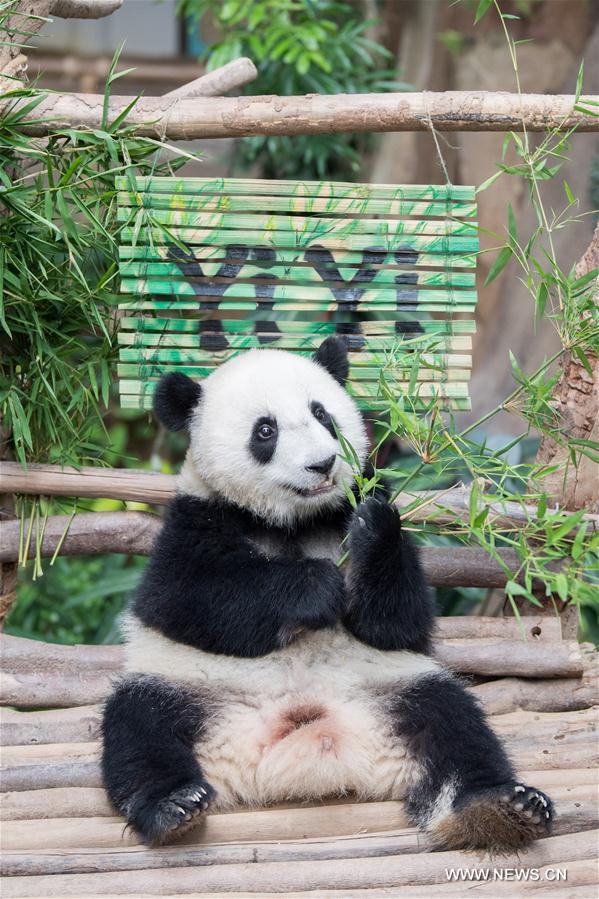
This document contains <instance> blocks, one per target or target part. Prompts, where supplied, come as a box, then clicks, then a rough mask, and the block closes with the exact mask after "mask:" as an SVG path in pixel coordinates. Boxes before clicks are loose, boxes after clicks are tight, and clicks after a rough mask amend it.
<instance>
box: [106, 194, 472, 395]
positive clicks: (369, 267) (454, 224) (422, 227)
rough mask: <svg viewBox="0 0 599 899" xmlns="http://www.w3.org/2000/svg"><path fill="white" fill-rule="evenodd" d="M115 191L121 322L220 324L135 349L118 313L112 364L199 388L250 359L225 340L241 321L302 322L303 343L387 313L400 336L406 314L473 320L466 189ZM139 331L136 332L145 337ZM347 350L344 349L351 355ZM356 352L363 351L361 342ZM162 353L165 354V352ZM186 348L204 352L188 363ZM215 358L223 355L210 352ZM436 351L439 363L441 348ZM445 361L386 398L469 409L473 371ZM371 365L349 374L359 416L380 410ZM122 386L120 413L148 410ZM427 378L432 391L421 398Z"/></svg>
mask: <svg viewBox="0 0 599 899" xmlns="http://www.w3.org/2000/svg"><path fill="white" fill-rule="evenodd" d="M116 185H117V189H118V211H117V216H118V219H119V221H121V222H122V223H123V224H124V227H123V228H122V229H121V231H120V239H121V241H122V247H121V250H120V257H121V267H120V275H121V293H122V294H123V295H124V296H126V295H129V296H130V299H129V300H125V299H124V300H123V302H122V303H121V304H120V309H121V311H122V312H125V313H131V312H135V313H138V314H139V316H140V317H142V318H145V319H147V316H144V315H142V314H143V313H149V314H151V315H154V316H156V317H158V318H161V319H164V318H165V314H166V313H179V314H180V315H181V316H182V317H183V318H185V317H186V316H191V317H192V321H193V320H194V319H195V318H196V317H197V315H198V313H201V312H206V313H210V314H214V312H215V311H218V313H219V333H218V337H217V339H216V341H215V340H214V339H213V340H212V341H210V340H209V339H207V338H206V335H205V333H203V334H202V336H201V337H198V336H197V334H196V335H194V339H190V338H189V337H188V338H187V339H183V340H181V339H179V337H178V336H177V337H175V336H174V335H173V334H172V333H170V332H169V336H168V339H163V335H162V333H160V332H157V330H156V329H155V328H154V329H153V330H154V339H150V340H144V339H141V340H140V339H137V338H135V339H133V340H132V339H131V336H130V334H129V333H128V332H129V331H130V329H131V324H130V322H131V318H132V316H131V315H130V314H129V315H125V316H124V317H125V318H127V321H128V324H127V326H121V329H122V332H124V335H125V336H124V337H123V338H121V351H120V360H121V363H125V364H127V363H134V364H135V363H138V364H139V363H142V362H144V361H146V362H149V363H151V364H152V366H153V372H154V375H153V376H155V377H158V376H160V375H161V374H163V373H164V371H165V369H163V368H162V367H161V366H162V365H163V364H164V363H168V364H169V365H170V366H172V370H181V369H180V368H179V366H184V367H185V371H184V373H185V374H188V375H189V376H190V377H194V378H201V377H206V376H207V375H209V374H210V372H211V371H212V370H213V366H214V365H216V364H222V362H223V361H226V359H227V358H230V356H231V355H234V354H235V353H236V352H238V351H240V350H245V349H247V348H249V346H251V345H252V344H251V343H244V342H243V341H237V345H236V346H233V344H232V343H229V342H228V337H227V333H228V330H229V329H228V328H227V324H228V323H230V322H231V321H238V320H239V313H242V317H243V318H244V319H248V318H255V317H260V318H264V317H267V316H268V317H269V318H274V319H276V321H277V324H278V323H279V322H284V323H285V324H288V325H289V324H291V322H292V321H293V320H296V319H297V318H298V317H299V319H300V320H301V321H302V322H305V321H308V322H311V323H312V324H311V327H312V328H313V330H312V331H308V333H309V334H310V335H311V337H314V336H315V335H316V334H322V333H323V332H322V331H320V330H319V328H318V324H319V323H321V322H322V319H323V318H327V317H329V316H330V315H332V314H333V315H334V316H335V317H337V316H339V315H342V316H344V321H347V322H355V323H356V324H361V320H363V317H365V316H367V317H373V316H376V315H380V314H382V313H384V314H385V316H386V317H388V318H389V319H393V320H394V321H395V322H396V323H397V324H399V323H400V319H401V318H404V317H405V316H406V315H408V316H411V318H412V320H414V318H416V319H421V320H423V321H425V320H426V319H427V318H430V315H429V313H431V312H434V313H436V314H437V315H441V316H444V317H445V320H446V321H447V322H450V321H451V317H452V316H453V314H454V313H458V312H460V313H468V314H469V316H470V322H472V315H473V310H474V306H475V303H476V290H475V289H473V288H474V287H475V285H474V280H473V272H472V271H456V269H459V268H472V266H473V263H474V259H473V256H474V254H475V253H476V251H477V249H478V235H477V223H476V221H475V220H474V219H473V218H472V216H473V215H475V214H476V207H475V202H474V199H475V192H474V189H473V188H471V187H458V188H454V187H453V186H447V185H443V186H435V185H405V186H401V185H399V186H398V185H396V186H389V185H378V186H372V185H365V184H357V185H349V184H337V183H333V182H298V181H296V182H285V181H264V182H260V181H257V180H252V179H214V178H212V179H209V178H208V179H207V178H179V177H171V178H166V179H165V178H152V177H150V178H138V179H136V178H134V177H129V176H126V177H120V178H117V180H116ZM454 206H455V211H456V213H457V214H456V215H454V214H453V212H454ZM424 266H426V267H427V270H422V269H423V267H424ZM430 268H433V269H434V271H431V270H430ZM267 282H268V283H267ZM469 288H470V289H469ZM139 316H137V317H139ZM136 330H137V329H136ZM139 330H140V331H141V332H142V333H144V326H142V327H141V328H140V329H139ZM267 330H268V331H269V332H270V333H269V334H267V335H265V337H264V340H261V339H260V338H258V340H257V343H254V345H257V346H265V345H268V346H273V345H275V346H276V345H277V338H276V337H273V333H272V332H273V331H274V330H275V329H274V328H269V329H267ZM420 330H422V331H424V329H420ZM202 332H203V329H202ZM185 333H186V334H188V335H189V334H191V333H192V332H191V331H185ZM397 333H400V331H399V330H398V331H397ZM447 334H449V330H448V332H447ZM353 339H354V346H353V348H354V349H359V348H360V345H361V344H360V343H359V342H357V341H356V338H355V337H354V338H353ZM348 340H349V343H350V348H351V341H352V338H351V337H349V338H348ZM359 340H360V341H362V342H363V343H364V344H365V345H366V348H367V349H368V347H369V342H370V341H369V337H368V336H367V334H366V333H363V334H362V335H361V336H360V338H359ZM314 343H315V342H314V341H312V342H311V343H310V346H309V347H307V346H306V345H305V344H302V343H301V342H300V344H299V345H296V344H295V343H294V342H293V341H284V340H283V339H280V343H279V344H278V346H279V347H280V348H281V349H289V350H291V351H302V350H303V351H304V352H305V351H306V350H307V349H310V351H313V349H314ZM316 345H318V344H316ZM169 346H170V347H173V348H174V349H173V350H170V351H169V350H166V349H164V348H165V347H169ZM194 346H196V347H197V346H199V348H201V352H199V354H198V355H197V356H196V357H195V358H193V359H192V358H190V356H189V349H192V348H193V347H194ZM223 346H226V347H228V348H229V352H228V353H225V354H220V355H219V354H217V350H218V349H221V348H222V347H223ZM438 346H439V347H440V348H441V349H445V350H446V351H447V350H448V347H449V343H448V340H447V338H445V339H443V338H441V342H440V343H439V344H438ZM175 348H176V349H175ZM185 348H189V349H188V350H186V349H185ZM468 349H470V348H468ZM169 352H170V353H171V355H163V354H164V353H167V354H168V353H169ZM196 352H198V350H196ZM149 353H151V355H149ZM178 354H181V355H180V356H179V355H178ZM450 359H451V357H449V356H447V357H446V359H445V361H443V362H442V363H441V366H440V372H441V377H439V378H433V377H432V376H431V375H430V374H429V375H427V376H425V375H424V374H422V372H419V373H418V377H417V378H416V379H414V378H410V377H409V376H406V377H403V378H402V377H399V378H396V379H395V380H394V381H393V380H392V381H391V383H390V385H389V386H390V388H391V389H395V390H396V392H397V394H398V395H401V394H402V393H403V392H404V391H409V393H410V394H414V396H413V400H414V405H415V408H416V409H417V410H419V411H425V410H426V409H427V408H428V406H429V404H430V402H433V403H435V404H436V405H438V406H439V407H440V408H442V409H455V410H461V409H464V410H465V409H468V408H469V406H470V399H469V395H468V389H467V384H468V381H469V369H470V363H469V362H468V363H467V364H466V365H458V363H457V362H456V361H455V360H454V361H453V362H452V361H449V360H450ZM372 361H373V364H374V372H373V376H372V381H373V386H372V387H366V386H365V383H364V381H365V380H369V379H368V378H367V377H366V375H365V374H364V373H361V378H360V376H359V375H358V373H357V372H356V369H355V368H352V370H351V371H350V381H351V383H352V384H353V388H352V394H353V395H354V397H355V398H356V400H357V402H358V404H359V405H360V406H361V407H363V408H368V409H370V410H372V411H379V410H384V409H385V407H386V400H385V397H384V396H383V395H382V394H380V391H379V390H378V386H377V387H375V386H374V385H378V372H379V370H380V368H381V366H383V365H384V361H383V360H380V359H373V360H372ZM412 361H413V360H412ZM418 364H419V363H418ZM450 366H452V367H453V368H454V369H455V368H459V369H460V376H459V381H460V386H459V388H458V387H455V386H454V385H451V384H446V383H445V382H446V381H456V380H458V378H457V377H456V375H455V374H453V375H452V376H451V377H449V376H445V377H444V376H443V375H444V373H445V371H446V369H447V368H448V367H450ZM421 367H422V366H421ZM130 374H131V372H126V373H123V372H122V371H121V370H120V371H119V377H120V378H122V380H121V384H120V395H121V405H122V406H123V408H131V409H133V408H137V409H150V408H151V398H150V397H149V396H148V389H147V388H146V387H145V381H146V377H147V375H146V373H145V372H144V373H143V374H142V377H141V380H142V382H143V383H140V384H136V385H134V384H132V382H131V379H130V378H128V377H127V375H130ZM437 380H438V381H439V384H440V387H439V389H438V390H437V389H435V391H430V390H429V389H428V388H427V387H426V386H425V387H424V388H422V387H421V383H424V384H425V385H428V384H430V383H432V382H433V381H437ZM414 385H416V386H414ZM462 387H463V388H464V389H462ZM411 398H412V397H411ZM429 398H431V399H430V400H429Z"/></svg>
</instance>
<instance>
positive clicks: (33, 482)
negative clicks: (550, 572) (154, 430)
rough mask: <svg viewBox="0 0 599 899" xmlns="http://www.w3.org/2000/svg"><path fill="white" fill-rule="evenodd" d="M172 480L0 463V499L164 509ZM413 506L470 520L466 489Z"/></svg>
mask: <svg viewBox="0 0 599 899" xmlns="http://www.w3.org/2000/svg"><path fill="white" fill-rule="evenodd" d="M176 489H177V477H176V476H175V475H167V474H160V473H158V472H153V471H144V470H140V469H134V468H100V467H95V468H92V467H87V468H86V467H82V468H71V467H68V466H66V467H64V468H61V466H60V465H45V464H33V463H32V464H30V465H28V466H27V468H23V466H22V465H20V464H19V463H18V462H1V463H0V493H21V494H28V495H34V496H78V497H85V498H103V499H120V500H125V501H131V502H141V503H152V504H155V505H166V504H167V503H168V502H170V500H171V499H172V498H173V496H174V495H175V493H176ZM414 500H418V501H419V506H418V508H416V509H415V510H413V511H412V512H410V513H409V514H408V518H409V520H410V521H413V522H419V521H425V520H426V521H435V522H437V523H441V524H451V523H455V521H456V518H458V519H459V518H460V517H463V518H468V517H469V515H470V487H469V486H467V485H463V484H460V485H458V486H456V487H452V488H451V489H450V490H437V491H435V490H416V491H414V492H410V493H400V494H399V496H398V497H397V500H396V503H397V505H398V506H399V508H405V507H406V506H407V505H409V504H410V503H413V502H414ZM536 514H537V509H536V506H533V505H526V504H524V503H517V502H504V501H501V500H497V501H494V502H492V503H491V508H490V519H491V520H492V521H493V522H494V523H495V524H496V525H498V526H505V527H514V528H516V527H520V526H521V525H522V524H524V523H525V522H527V521H529V520H530V519H531V518H535V517H536ZM584 520H585V521H588V523H589V525H590V527H593V528H599V515H596V514H593V513H588V514H586V515H585V518H584Z"/></svg>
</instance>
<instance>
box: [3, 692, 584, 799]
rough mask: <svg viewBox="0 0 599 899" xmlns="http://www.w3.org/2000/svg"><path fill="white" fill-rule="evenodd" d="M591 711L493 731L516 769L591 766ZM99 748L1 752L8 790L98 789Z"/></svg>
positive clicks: (525, 717) (506, 724)
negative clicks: (70, 787)
mask: <svg viewBox="0 0 599 899" xmlns="http://www.w3.org/2000/svg"><path fill="white" fill-rule="evenodd" d="M594 712H595V710H594V709H591V710H587V711H584V712H574V713H569V714H549V713H547V715H546V716H545V718H540V720H539V721H537V719H538V718H539V716H538V715H537V714H536V713H531V712H517V713H514V714H513V715H511V716H506V717H507V718H508V719H509V720H507V721H505V720H504V721H502V719H501V717H497V718H496V719H494V721H493V726H494V727H495V729H496V730H497V731H498V733H500V735H501V736H502V738H503V742H504V744H505V746H506V748H507V750H508V752H511V754H512V755H513V758H514V761H515V763H516V764H517V765H518V767H520V768H526V769H531V770H539V771H542V770H546V769H552V768H563V769H569V768H579V767H585V766H591V765H593V764H595V763H596V761H597V758H598V749H599V746H598V741H597V734H596V729H597V720H596V716H595V714H594ZM98 757H99V744H98V743H97V742H84V743H49V744H40V745H35V744H34V745H28V746H9V747H5V748H4V749H3V753H2V762H3V766H4V768H3V775H2V779H3V784H4V789H6V790H42V789H52V788H56V787H66V786H81V787H98V786H100V785H101V778H100V768H99V761H98Z"/></svg>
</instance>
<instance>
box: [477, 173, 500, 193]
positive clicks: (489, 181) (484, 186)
mask: <svg viewBox="0 0 599 899" xmlns="http://www.w3.org/2000/svg"><path fill="white" fill-rule="evenodd" d="M502 175H503V172H502V171H499V172H495V174H494V175H491V176H490V178H487V180H486V181H483V183H482V184H479V186H478V187H477V188H476V193H477V194H482V192H483V190H486V189H487V188H488V187H490V186H491V185H492V184H494V183H495V182H496V181H497V179H498V178H501V176H502Z"/></svg>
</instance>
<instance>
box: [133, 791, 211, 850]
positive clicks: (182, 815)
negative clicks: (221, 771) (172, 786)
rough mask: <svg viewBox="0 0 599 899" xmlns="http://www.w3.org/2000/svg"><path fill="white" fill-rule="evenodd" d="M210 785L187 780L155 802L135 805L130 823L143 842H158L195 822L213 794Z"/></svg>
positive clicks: (197, 821) (158, 843) (182, 831)
mask: <svg viewBox="0 0 599 899" xmlns="http://www.w3.org/2000/svg"><path fill="white" fill-rule="evenodd" d="M215 795H216V793H215V791H214V789H213V788H212V787H211V786H210V785H209V784H208V783H206V781H204V782H203V785H200V784H198V783H197V782H196V783H190V784H188V785H186V786H183V787H179V788H178V789H176V790H171V792H170V793H168V794H167V795H166V796H165V797H164V798H163V799H160V800H159V801H158V802H153V803H151V804H150V803H148V805H146V806H144V807H142V808H138V809H137V813H136V814H135V815H134V818H133V820H130V823H131V824H132V825H133V827H134V828H135V830H136V831H137V833H138V834H139V836H140V837H141V838H142V840H143V841H144V843H146V844H148V845H150V846H156V845H160V844H161V843H164V842H166V841H167V840H169V839H171V838H172V837H173V836H174V835H175V834H179V833H181V834H182V833H185V831H186V830H188V829H189V828H190V827H194V826H195V825H197V824H198V823H199V822H200V821H201V819H202V817H203V816H204V815H205V813H206V811H207V809H208V807H209V806H210V803H211V801H212V799H213V798H214V796H215Z"/></svg>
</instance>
